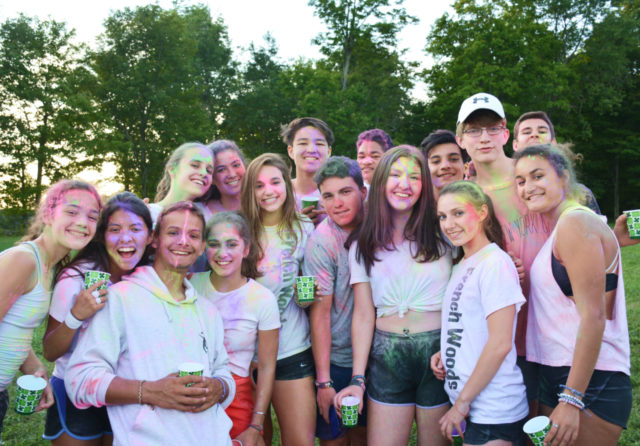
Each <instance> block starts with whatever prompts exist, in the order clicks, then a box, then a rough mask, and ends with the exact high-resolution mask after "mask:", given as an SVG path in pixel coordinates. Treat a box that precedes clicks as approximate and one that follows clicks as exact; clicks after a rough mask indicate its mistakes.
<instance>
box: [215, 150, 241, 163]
mask: <svg viewBox="0 0 640 446" xmlns="http://www.w3.org/2000/svg"><path fill="white" fill-rule="evenodd" d="M236 161H240V162H242V159H241V158H240V156H239V155H238V154H237V153H236V151H235V150H232V149H229V150H224V151H222V152H219V153H218V154H217V155H216V164H225V163H233V162H236Z"/></svg>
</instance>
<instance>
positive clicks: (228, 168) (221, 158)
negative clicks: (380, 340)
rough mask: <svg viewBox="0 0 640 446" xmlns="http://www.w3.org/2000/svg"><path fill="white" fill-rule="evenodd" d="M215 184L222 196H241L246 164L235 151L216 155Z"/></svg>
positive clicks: (226, 151)
mask: <svg viewBox="0 0 640 446" xmlns="http://www.w3.org/2000/svg"><path fill="white" fill-rule="evenodd" d="M215 161H216V162H215V170H214V174H213V183H214V184H215V185H216V187H217V188H218V190H219V191H220V195H225V196H232V197H236V196H238V195H240V190H241V188H242V178H243V177H244V172H245V168H244V164H243V163H242V159H241V158H240V156H239V155H238V154H237V153H236V152H235V150H225V151H223V152H220V153H218V154H217V155H216V160H215Z"/></svg>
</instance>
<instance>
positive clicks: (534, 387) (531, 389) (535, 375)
mask: <svg viewBox="0 0 640 446" xmlns="http://www.w3.org/2000/svg"><path fill="white" fill-rule="evenodd" d="M516 364H517V365H518V367H520V371H521V372H522V378H523V379H524V387H525V388H526V389H527V401H529V402H531V401H535V400H537V399H538V392H539V388H540V364H538V363H537V362H531V361H527V358H526V357H524V356H518V358H517V359H516Z"/></svg>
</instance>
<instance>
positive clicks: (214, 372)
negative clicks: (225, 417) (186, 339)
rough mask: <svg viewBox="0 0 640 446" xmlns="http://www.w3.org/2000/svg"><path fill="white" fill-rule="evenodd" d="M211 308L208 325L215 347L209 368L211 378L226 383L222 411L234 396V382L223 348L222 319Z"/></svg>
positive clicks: (221, 404)
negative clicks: (227, 391)
mask: <svg viewBox="0 0 640 446" xmlns="http://www.w3.org/2000/svg"><path fill="white" fill-rule="evenodd" d="M211 307H212V308H213V310H214V311H213V314H211V319H213V320H212V322H213V323H212V324H210V327H211V331H210V332H211V333H212V336H213V339H214V347H215V348H214V349H213V352H212V354H213V365H212V367H211V376H217V377H218V378H221V379H223V380H224V381H225V382H226V383H227V388H228V389H229V394H228V395H227V397H226V398H225V399H224V401H223V402H222V403H220V406H221V407H222V408H223V409H226V408H227V407H228V406H229V405H230V404H231V402H232V401H233V399H234V398H235V396H236V382H235V381H234V379H233V377H232V376H231V371H229V356H228V355H227V350H226V349H225V347H224V325H223V322H222V317H221V316H220V313H219V312H218V311H217V310H216V309H215V308H214V307H213V305H211ZM211 319H210V320H211Z"/></svg>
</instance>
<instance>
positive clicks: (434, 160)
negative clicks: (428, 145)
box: [427, 143, 464, 190]
mask: <svg viewBox="0 0 640 446" xmlns="http://www.w3.org/2000/svg"><path fill="white" fill-rule="evenodd" d="M427 162H428V165H429V172H430V174H431V182H432V183H433V186H434V187H435V188H436V189H437V190H440V189H442V188H443V187H445V186H446V185H447V184H449V183H453V182H454V181H460V180H462V178H463V175H464V163H463V162H462V154H461V153H460V148H459V147H458V146H457V145H456V144H453V143H445V144H438V145H437V146H435V147H433V148H432V149H431V150H430V151H429V158H428V159H427Z"/></svg>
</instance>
